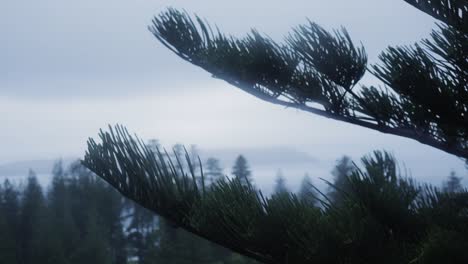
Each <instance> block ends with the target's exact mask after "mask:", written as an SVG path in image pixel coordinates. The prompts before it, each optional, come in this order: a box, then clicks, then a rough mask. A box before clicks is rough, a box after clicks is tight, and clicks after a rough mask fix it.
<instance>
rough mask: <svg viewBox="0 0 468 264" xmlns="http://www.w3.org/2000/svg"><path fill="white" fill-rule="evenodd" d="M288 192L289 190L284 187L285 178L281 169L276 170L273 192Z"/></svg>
mask: <svg viewBox="0 0 468 264" xmlns="http://www.w3.org/2000/svg"><path fill="white" fill-rule="evenodd" d="M288 192H289V191H288V188H287V187H286V179H285V178H284V176H283V173H282V172H281V170H278V172H277V174H276V180H275V188H274V193H275V194H282V193H288Z"/></svg>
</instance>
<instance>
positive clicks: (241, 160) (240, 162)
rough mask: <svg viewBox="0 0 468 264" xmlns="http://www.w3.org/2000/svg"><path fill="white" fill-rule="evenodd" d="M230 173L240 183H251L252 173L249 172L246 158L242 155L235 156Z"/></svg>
mask: <svg viewBox="0 0 468 264" xmlns="http://www.w3.org/2000/svg"><path fill="white" fill-rule="evenodd" d="M231 173H232V175H234V177H235V178H236V179H237V180H239V182H241V183H242V185H245V186H247V185H252V173H251V172H250V169H249V164H248V162H247V159H245V157H244V156H243V155H239V156H238V157H237V158H236V161H235V162H234V165H233V166H232V172H231Z"/></svg>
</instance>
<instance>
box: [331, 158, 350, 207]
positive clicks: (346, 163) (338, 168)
mask: <svg viewBox="0 0 468 264" xmlns="http://www.w3.org/2000/svg"><path fill="white" fill-rule="evenodd" d="M353 170H355V167H354V165H353V162H352V160H351V158H350V157H348V156H343V157H341V158H340V159H339V160H337V162H336V165H335V168H333V170H332V175H333V184H332V185H331V186H330V192H329V193H328V195H329V197H330V199H332V200H333V201H335V202H339V201H340V200H341V199H342V198H343V195H345V193H347V192H349V191H350V184H349V181H348V178H349V176H350V175H351V174H352V173H353Z"/></svg>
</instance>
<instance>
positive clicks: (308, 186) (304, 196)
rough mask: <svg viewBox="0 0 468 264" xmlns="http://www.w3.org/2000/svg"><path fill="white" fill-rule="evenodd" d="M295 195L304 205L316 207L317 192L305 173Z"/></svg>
mask: <svg viewBox="0 0 468 264" xmlns="http://www.w3.org/2000/svg"><path fill="white" fill-rule="evenodd" d="M297 195H298V197H299V199H300V200H301V201H303V202H304V203H305V204H308V205H309V206H315V205H317V197H318V196H317V191H316V190H315V189H314V187H313V185H312V180H311V179H310V177H309V175H308V174H307V173H306V174H305V175H304V178H303V179H302V181H301V185H300V187H299V193H298V194H297Z"/></svg>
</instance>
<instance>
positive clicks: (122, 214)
mask: <svg viewBox="0 0 468 264" xmlns="http://www.w3.org/2000/svg"><path fill="white" fill-rule="evenodd" d="M176 150H177V148H176ZM179 151H180V152H181V153H182V152H183V151H184V153H185V154H187V155H191V152H192V151H193V150H192V151H191V152H185V150H182V149H180V148H179ZM181 153H177V151H176V154H175V155H179V154H181ZM192 154H193V153H192ZM180 160H181V161H180V162H182V159H180ZM199 165H200V164H198V165H196V164H181V166H185V167H197V166H199ZM203 165H204V166H203V171H204V177H203V179H201V180H203V181H205V183H206V184H207V185H209V184H212V183H213V182H215V181H222V180H224V179H225V174H226V173H224V170H223V168H221V166H220V162H219V161H218V160H217V159H215V158H209V159H208V160H206V162H205V163H204V164H203ZM193 169H199V168H193ZM354 170H356V167H355V166H354V164H353V163H352V161H351V159H350V158H349V157H346V156H344V157H343V158H341V159H339V160H338V161H337V163H336V166H335V168H334V169H333V170H332V174H333V180H332V182H330V188H329V189H328V190H327V191H326V195H327V197H328V199H331V200H334V202H337V203H339V202H340V200H341V199H344V197H343V194H345V193H346V192H347V191H348V188H349V185H348V181H347V180H346V179H347V177H348V176H349V175H351V174H352V173H353V171H354ZM229 173H230V174H231V175H232V177H234V178H238V179H239V180H241V182H242V183H243V184H247V185H253V184H254V183H253V182H252V172H251V170H250V167H249V164H248V162H247V159H246V158H245V157H244V156H242V155H240V156H239V157H238V158H237V159H236V161H235V163H234V165H233V167H232V169H231V171H230V172H229ZM52 174H53V178H52V182H51V184H50V186H49V187H48V188H47V189H46V190H44V189H43V188H42V187H41V186H40V185H39V184H38V181H37V179H36V176H35V174H34V172H33V171H30V173H29V177H28V180H27V182H26V183H24V184H22V185H13V184H11V183H10V182H9V181H8V180H6V181H5V182H4V183H3V185H1V186H0V263H8V264H14V263H21V264H29V263H35V264H42V263H58V264H60V263H64V264H65V263H66V264H72V263H90V264H93V263H99V264H105V263H109V264H110V263H112V264H126V263H138V264H143V263H145V264H146V263H148V264H149V263H176V264H185V263H208V264H210V263H211V264H215V263H216V264H221V263H226V264H248V263H254V262H253V261H252V260H249V259H247V258H244V257H241V256H240V255H237V254H234V253H232V252H230V251H228V250H226V249H224V248H222V247H219V246H217V245H215V244H212V243H210V242H207V241H206V240H204V239H201V238H198V237H196V236H194V235H192V234H190V233H188V232H186V231H184V230H182V229H180V228H177V226H175V225H174V224H172V223H170V222H167V221H165V220H164V219H162V218H159V217H157V216H156V215H154V214H153V213H152V212H150V211H148V210H146V209H144V208H142V207H141V206H139V205H138V204H136V203H134V202H132V201H130V200H128V199H125V198H124V197H123V196H122V195H120V194H119V193H117V191H115V189H114V188H112V187H110V186H109V185H108V184H107V183H105V182H104V181H102V180H101V179H99V178H97V177H96V176H94V175H93V174H92V173H91V172H90V171H88V170H87V169H86V168H84V167H83V166H82V165H81V164H80V163H79V162H76V163H73V164H72V165H70V166H69V167H67V168H64V167H63V165H62V163H61V162H57V163H56V164H55V166H54V169H53V171H52ZM442 189H443V190H444V191H446V192H457V191H461V190H463V187H462V185H461V178H459V177H457V176H456V175H455V173H451V174H450V176H449V177H448V179H447V180H446V181H445V182H444V184H443V186H442ZM289 192H290V190H289V188H288V187H287V184H286V179H285V177H284V176H283V175H282V173H281V171H278V174H277V177H276V184H275V187H274V193H275V194H281V193H285V194H287V193H289ZM319 192H320V191H319V190H316V189H315V187H313V185H312V182H311V179H310V177H309V176H308V175H305V176H304V178H303V180H302V183H301V185H300V189H299V190H298V191H297V196H298V197H299V198H300V199H301V200H303V201H304V202H306V203H308V204H310V205H311V206H320V202H319V201H320V198H319V197H320V194H319Z"/></svg>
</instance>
